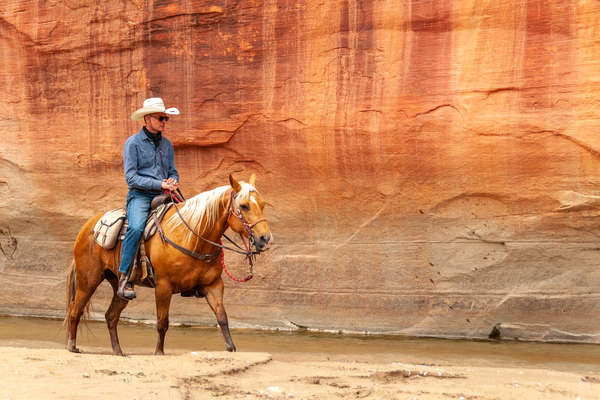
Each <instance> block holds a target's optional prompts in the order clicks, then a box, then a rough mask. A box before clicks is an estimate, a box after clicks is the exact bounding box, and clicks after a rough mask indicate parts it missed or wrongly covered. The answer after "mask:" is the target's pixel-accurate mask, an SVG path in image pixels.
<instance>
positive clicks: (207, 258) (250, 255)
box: [155, 190, 266, 282]
mask: <svg viewBox="0 0 600 400" xmlns="http://www.w3.org/2000/svg"><path fill="white" fill-rule="evenodd" d="M169 196H170V197H171V200H172V201H173V207H175V211H176V212H177V215H178V216H179V218H180V219H181V222H183V224H184V225H185V227H186V228H187V229H188V230H189V231H190V232H191V233H193V234H194V236H196V237H198V238H200V239H202V240H203V241H204V242H206V243H209V244H211V245H213V246H215V247H218V248H219V250H217V251H216V252H215V253H212V254H199V253H196V252H195V251H192V250H188V249H186V248H184V247H182V246H180V245H178V244H177V243H175V242H173V241H172V240H170V239H169V238H168V237H167V236H166V235H165V233H164V232H163V230H162V229H161V227H160V225H159V223H158V221H157V220H155V223H156V226H157V229H158V232H159V234H160V237H161V239H162V240H163V242H167V243H169V244H170V245H171V246H173V247H175V248H176V249H177V250H179V251H181V252H182V253H184V254H186V255H188V256H190V257H193V258H196V259H198V260H201V261H204V262H211V261H213V260H214V259H215V258H216V257H218V256H219V253H220V254H221V265H222V266H223V270H224V271H225V273H226V274H227V276H229V278H231V279H232V280H234V281H236V282H247V281H249V280H250V279H252V277H253V271H252V270H253V267H254V260H255V259H256V255H257V254H260V251H252V250H250V247H251V246H252V245H253V244H254V235H253V234H252V228H253V227H254V226H255V225H256V224H258V223H260V222H263V221H266V220H265V218H261V219H259V220H257V221H255V222H254V223H252V224H248V223H247V222H246V219H245V218H244V216H243V215H242V212H241V211H240V210H239V208H238V207H233V204H234V200H235V197H236V196H237V193H236V192H235V191H234V190H232V191H231V196H230V200H229V205H228V207H227V214H226V217H225V229H227V227H228V225H229V217H230V216H231V215H235V216H236V217H237V218H238V219H239V220H240V222H241V223H242V226H243V227H244V230H245V231H246V233H247V234H248V238H249V242H250V245H247V244H246V241H245V240H244V237H243V236H242V234H241V233H240V237H241V239H242V243H243V244H244V247H245V249H244V248H242V247H240V246H239V245H238V244H237V243H235V242H234V241H233V240H231V239H230V238H229V237H227V235H225V234H224V233H223V236H224V237H225V239H227V240H228V241H229V242H230V243H232V244H233V245H234V246H235V247H237V249H234V248H232V247H228V246H225V245H223V243H222V241H221V240H219V243H216V242H213V241H212V240H209V239H206V238H204V237H202V236H201V235H199V234H198V233H196V232H195V231H194V229H193V228H192V227H191V226H190V225H189V224H188V222H187V221H186V220H185V218H183V215H181V213H180V212H179V207H177V203H178V202H181V201H182V198H180V197H179V196H177V195H174V194H173V192H172V191H169ZM232 209H233V212H232ZM155 218H156V216H155ZM223 249H226V250H230V251H233V252H236V253H238V254H242V255H244V256H246V258H247V259H248V264H249V266H250V271H249V273H248V275H247V276H246V277H245V278H243V279H238V278H235V277H234V276H233V275H231V274H230V273H229V271H228V270H227V267H226V265H225V259H224V251H223Z"/></svg>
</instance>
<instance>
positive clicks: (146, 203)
mask: <svg viewBox="0 0 600 400" xmlns="http://www.w3.org/2000/svg"><path fill="white" fill-rule="evenodd" d="M151 201H152V196H148V195H144V194H143V193H139V192H136V191H133V190H130V191H129V194H128V195H127V220H128V225H127V232H126V233H125V239H124V240H123V246H122V247H121V264H120V265H119V289H118V290H117V294H118V295H119V296H120V297H123V298H124V299H127V300H131V299H133V298H135V292H134V291H133V288H132V287H131V288H130V287H127V273H128V272H129V268H131V264H132V263H133V258H134V257H135V253H136V251H137V246H138V243H139V241H140V238H141V237H142V234H143V233H144V227H145V226H146V219H147V218H148V213H149V211H150V202H151Z"/></svg>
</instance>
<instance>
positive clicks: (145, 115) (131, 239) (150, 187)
mask: <svg viewBox="0 0 600 400" xmlns="http://www.w3.org/2000/svg"><path fill="white" fill-rule="evenodd" d="M172 115H179V110H178V109H176V108H174V107H171V108H166V109H165V104H164V102H163V100H162V99H161V98H159V97H154V98H150V99H146V100H144V105H143V107H142V108H140V109H138V110H136V111H135V112H134V113H133V114H132V115H131V119H132V120H134V121H141V120H143V121H144V124H145V125H144V126H143V127H142V129H141V130H140V131H139V132H138V133H136V134H135V135H133V136H130V137H129V138H128V139H127V141H126V142H125V147H124V149H123V165H124V168H125V180H126V181H127V186H128V187H129V193H127V219H128V221H129V225H128V226H127V232H126V233H125V239H124V240H123V245H122V247H121V265H120V266H119V287H118V289H117V295H118V296H119V297H121V298H123V299H125V300H131V299H134V298H135V291H134V290H133V285H132V284H131V283H129V282H128V281H127V273H128V272H129V269H130V268H131V264H132V263H133V259H134V257H135V253H136V252H137V248H138V243H139V242H140V239H141V237H142V234H143V233H144V227H145V225H146V219H147V218H148V214H149V212H150V203H151V202H152V199H153V198H154V197H155V196H157V195H159V194H161V193H162V191H163V190H171V191H174V190H177V189H178V187H179V174H178V173H177V170H176V169H175V160H174V158H175V156H174V150H173V145H172V144H171V142H170V141H169V140H168V139H167V138H165V137H164V136H163V135H162V132H163V130H164V128H165V125H166V123H167V121H168V120H169V116H172Z"/></svg>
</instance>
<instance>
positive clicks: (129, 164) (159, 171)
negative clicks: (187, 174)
mask: <svg viewBox="0 0 600 400" xmlns="http://www.w3.org/2000/svg"><path fill="white" fill-rule="evenodd" d="M123 167H124V169H125V180H126V181H127V186H129V189H137V190H142V191H147V192H160V191H161V184H162V180H163V179H168V178H174V179H175V180H177V182H179V174H178V173H177V170H176V169H175V152H174V150H173V145H172V144H171V142H170V141H169V140H168V139H167V138H166V137H164V136H163V137H162V139H161V141H160V143H159V145H158V147H155V146H154V143H152V140H150V138H149V137H147V136H146V134H145V133H144V128H142V129H141V130H140V131H139V132H138V133H136V134H135V135H133V136H130V137H129V139H127V141H126V142H125V147H124V148H123Z"/></svg>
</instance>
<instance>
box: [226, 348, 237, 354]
mask: <svg viewBox="0 0 600 400" xmlns="http://www.w3.org/2000/svg"><path fill="white" fill-rule="evenodd" d="M227 351H229V352H230V353H235V352H236V351H237V349H236V348H235V346H227Z"/></svg>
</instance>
